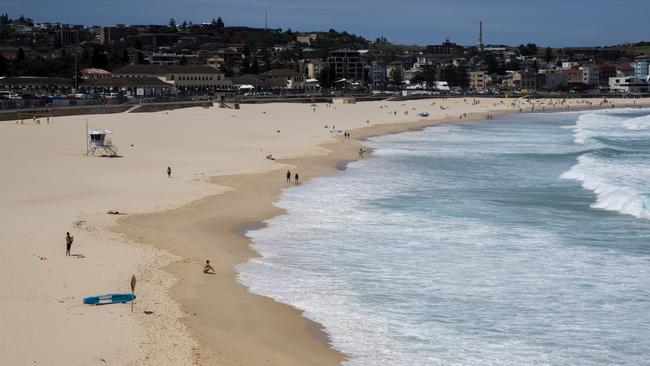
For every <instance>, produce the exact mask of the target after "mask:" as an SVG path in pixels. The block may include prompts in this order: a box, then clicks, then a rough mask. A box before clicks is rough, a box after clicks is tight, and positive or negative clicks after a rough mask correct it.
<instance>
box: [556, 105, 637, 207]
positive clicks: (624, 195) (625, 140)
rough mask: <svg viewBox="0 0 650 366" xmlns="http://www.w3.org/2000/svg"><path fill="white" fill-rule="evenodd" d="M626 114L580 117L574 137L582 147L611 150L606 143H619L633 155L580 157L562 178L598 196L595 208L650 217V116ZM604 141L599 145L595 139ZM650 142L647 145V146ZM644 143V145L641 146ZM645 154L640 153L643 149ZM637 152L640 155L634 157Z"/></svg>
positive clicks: (599, 114)
mask: <svg viewBox="0 0 650 366" xmlns="http://www.w3.org/2000/svg"><path fill="white" fill-rule="evenodd" d="M626 112H627V114H629V115H626V113H625V112H624V113H622V114H617V115H615V114H612V113H603V112H600V113H587V114H583V115H581V116H580V117H579V118H578V121H577V122H576V125H575V126H574V132H575V134H574V138H575V142H576V143H578V144H589V145H596V146H595V147H596V148H598V147H599V146H600V147H603V148H604V147H608V146H607V144H606V143H605V142H602V141H613V142H614V141H615V142H616V146H614V148H616V149H621V148H624V149H626V151H627V152H628V153H629V154H624V155H621V156H610V157H608V156H598V155H597V154H595V153H587V154H584V155H582V156H580V157H578V159H577V160H578V161H577V164H576V165H574V166H573V167H571V169H569V170H568V171H566V172H564V173H563V174H562V175H561V178H563V179H571V180H576V181H579V182H581V183H582V186H583V187H584V188H585V189H588V190H590V191H593V192H594V193H595V194H596V202H595V203H594V204H593V205H592V207H594V208H598V209H603V210H609V211H618V212H620V213H623V214H628V215H632V216H635V217H638V218H644V219H648V218H650V207H649V206H648V204H649V203H650V202H649V201H648V195H649V194H650V166H649V165H648V164H647V162H648V158H650V155H649V154H647V153H646V152H647V150H648V149H649V148H650V115H642V116H635V115H634V114H633V113H639V111H638V110H628V111H626ZM595 138H599V139H600V140H599V141H600V142H598V143H595V142H594V139H595ZM643 141H647V144H643ZM640 142H641V143H640ZM643 145H645V151H644V150H639V147H640V146H641V148H643ZM631 153H636V154H634V155H633V154H631Z"/></svg>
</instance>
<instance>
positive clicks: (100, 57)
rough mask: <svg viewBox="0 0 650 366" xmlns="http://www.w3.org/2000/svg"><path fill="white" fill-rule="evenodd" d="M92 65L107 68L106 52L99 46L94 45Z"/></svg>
mask: <svg viewBox="0 0 650 366" xmlns="http://www.w3.org/2000/svg"><path fill="white" fill-rule="evenodd" d="M92 66H93V67H96V68H99V69H106V68H108V57H106V52H104V50H103V49H102V48H101V47H99V46H96V47H95V49H94V50H93V57H92Z"/></svg>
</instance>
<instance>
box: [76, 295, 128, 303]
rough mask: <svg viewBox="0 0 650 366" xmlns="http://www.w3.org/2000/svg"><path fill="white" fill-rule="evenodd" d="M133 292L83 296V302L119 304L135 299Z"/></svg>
mask: <svg viewBox="0 0 650 366" xmlns="http://www.w3.org/2000/svg"><path fill="white" fill-rule="evenodd" d="M135 298H136V296H135V295H134V294H107V295H99V296H89V297H85V298H84V304H87V305H104V304H119V303H124V302H129V301H133V300H135Z"/></svg>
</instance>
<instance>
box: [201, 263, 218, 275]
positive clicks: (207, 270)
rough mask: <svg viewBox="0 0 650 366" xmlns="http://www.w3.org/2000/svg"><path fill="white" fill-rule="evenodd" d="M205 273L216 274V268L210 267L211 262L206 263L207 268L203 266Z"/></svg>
mask: <svg viewBox="0 0 650 366" xmlns="http://www.w3.org/2000/svg"><path fill="white" fill-rule="evenodd" d="M203 273H215V272H214V268H212V266H211V265H210V260H206V261H205V266H203Z"/></svg>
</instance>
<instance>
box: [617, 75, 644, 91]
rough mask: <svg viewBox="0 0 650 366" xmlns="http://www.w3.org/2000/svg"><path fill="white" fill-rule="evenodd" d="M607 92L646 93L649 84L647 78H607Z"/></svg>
mask: <svg viewBox="0 0 650 366" xmlns="http://www.w3.org/2000/svg"><path fill="white" fill-rule="evenodd" d="M609 90H610V91H612V92H617V93H648V92H650V82H649V81H648V78H647V77H646V78H645V79H640V78H637V77H633V76H628V77H619V76H615V77H610V78H609Z"/></svg>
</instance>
